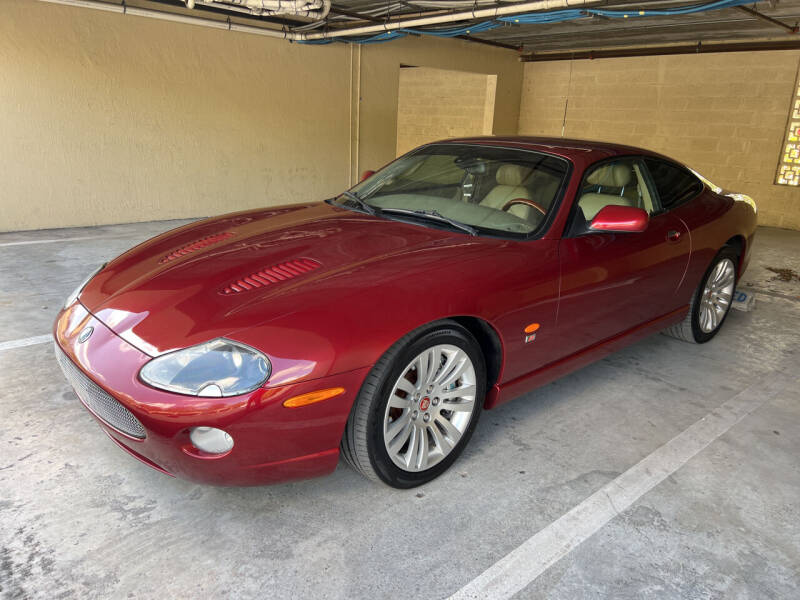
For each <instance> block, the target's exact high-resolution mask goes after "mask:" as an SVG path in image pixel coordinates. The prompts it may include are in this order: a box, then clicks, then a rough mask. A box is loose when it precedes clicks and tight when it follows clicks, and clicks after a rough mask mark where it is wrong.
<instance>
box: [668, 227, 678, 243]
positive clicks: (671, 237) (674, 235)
mask: <svg viewBox="0 0 800 600" xmlns="http://www.w3.org/2000/svg"><path fill="white" fill-rule="evenodd" d="M679 239H681V232H680V231H675V230H674V229H670V230H669V231H668V232H667V241H670V242H677V241H678V240H679Z"/></svg>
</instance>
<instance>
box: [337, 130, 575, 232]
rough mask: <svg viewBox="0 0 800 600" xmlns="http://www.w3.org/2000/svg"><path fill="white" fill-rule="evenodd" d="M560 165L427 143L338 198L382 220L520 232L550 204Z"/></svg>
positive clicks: (504, 151) (550, 159) (532, 227)
mask: <svg viewBox="0 0 800 600" xmlns="http://www.w3.org/2000/svg"><path fill="white" fill-rule="evenodd" d="M567 167H568V165H567V162H566V161H565V160H564V159H561V158H557V157H555V156H551V155H548V154H542V153H539V152H532V151H528V150H513V149H508V148H494V147H487V146H471V145H462V144H431V145H429V146H424V147H422V148H419V149H418V150H415V151H413V152H411V153H409V154H407V155H405V156H403V157H401V158H399V159H397V160H396V161H394V162H393V163H391V164H390V165H388V166H387V167H386V168H384V169H382V170H380V171H378V172H377V173H375V174H374V175H372V176H371V177H369V178H368V179H366V180H365V181H362V182H361V183H359V184H358V185H357V186H356V187H354V188H353V189H352V190H350V192H349V193H347V194H343V195H342V196H339V200H338V201H339V202H341V203H343V204H347V205H348V206H353V207H354V208H356V209H357V210H359V209H360V210H364V211H366V212H374V213H376V214H379V215H380V216H383V217H386V218H401V219H403V220H406V219H411V220H413V221H415V222H417V221H419V222H420V223H421V224H424V225H434V226H437V227H446V228H451V229H458V230H461V231H464V232H465V233H473V234H487V233H488V234H495V235H497V234H500V235H503V236H509V237H525V236H528V235H530V234H532V233H534V232H536V231H537V230H538V229H540V228H541V227H542V225H543V224H544V222H545V220H546V217H547V215H548V213H549V212H550V211H551V210H554V209H555V204H556V200H557V198H558V195H559V190H560V189H561V187H562V183H563V182H564V178H565V177H566V174H567Z"/></svg>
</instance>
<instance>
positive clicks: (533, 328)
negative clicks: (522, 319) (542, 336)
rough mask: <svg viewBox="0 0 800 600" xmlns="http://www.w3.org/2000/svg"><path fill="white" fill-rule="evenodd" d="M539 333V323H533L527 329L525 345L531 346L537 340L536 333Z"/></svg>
mask: <svg viewBox="0 0 800 600" xmlns="http://www.w3.org/2000/svg"><path fill="white" fill-rule="evenodd" d="M537 331H539V323H531V324H530V325H528V326H527V327H526V328H525V343H526V344H530V343H531V342H532V341H533V340H535V339H536V332H537Z"/></svg>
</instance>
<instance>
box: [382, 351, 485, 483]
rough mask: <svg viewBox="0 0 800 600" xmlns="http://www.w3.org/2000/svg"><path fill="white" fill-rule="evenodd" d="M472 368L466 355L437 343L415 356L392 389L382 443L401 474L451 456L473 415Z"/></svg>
mask: <svg viewBox="0 0 800 600" xmlns="http://www.w3.org/2000/svg"><path fill="white" fill-rule="evenodd" d="M475 393H476V376H475V365H473V364H472V360H471V359H470V358H469V356H468V355H467V353H466V352H465V351H464V350H462V349H461V348H459V347H458V346H454V345H451V344H440V345H436V346H432V347H430V348H427V349H426V350H424V351H423V352H421V353H420V354H418V355H417V356H416V357H415V358H414V359H413V360H412V361H411V362H410V363H408V365H406V367H405V368H404V369H403V371H402V373H401V375H400V377H399V378H398V379H397V381H396V382H395V384H394V386H393V387H392V391H391V394H390V396H389V401H388V403H387V405H386V410H385V412H384V419H383V441H384V445H385V447H386V451H387V452H388V454H389V457H390V458H391V460H392V462H393V463H394V464H395V465H397V466H398V467H400V468H401V469H403V470H404V471H410V472H419V471H425V470H426V469H429V468H431V467H433V466H434V465H436V464H437V463H439V462H441V461H442V460H443V459H444V458H445V457H446V456H447V455H449V454H450V452H452V450H453V448H455V446H456V445H457V444H458V442H459V440H460V439H461V437H462V436H463V435H464V432H465V431H466V430H467V427H468V426H469V423H470V420H471V419H472V415H473V413H474V412H475V406H476V403H475Z"/></svg>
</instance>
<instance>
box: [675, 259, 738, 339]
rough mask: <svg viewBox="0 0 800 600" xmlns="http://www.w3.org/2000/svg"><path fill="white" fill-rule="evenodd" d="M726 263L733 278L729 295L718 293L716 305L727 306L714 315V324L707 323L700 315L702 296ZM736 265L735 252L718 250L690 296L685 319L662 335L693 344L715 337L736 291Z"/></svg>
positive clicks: (726, 315)
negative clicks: (710, 281) (724, 304)
mask: <svg viewBox="0 0 800 600" xmlns="http://www.w3.org/2000/svg"><path fill="white" fill-rule="evenodd" d="M726 261H730V262H729V263H727V264H728V265H729V264H731V263H732V265H733V272H732V276H733V278H732V281H731V282H730V286H731V287H730V293H729V294H727V293H719V295H718V296H717V298H718V302H719V304H718V305H721V304H723V302H724V301H727V305H726V306H725V307H724V312H723V313H722V314H721V315H720V314H717V315H716V321H715V322H709V321H708V320H706V319H704V318H703V316H702V314H701V313H702V312H703V310H704V295H705V294H707V293H708V289H707V287H708V285H709V279H711V278H712V276H713V275H715V273H717V269H719V268H722V267H720V265H721V264H722V263H726ZM738 265H739V255H738V254H737V253H736V251H735V250H734V249H733V248H731V247H730V246H725V247H723V248H722V250H720V251H719V253H718V254H717V255H716V256H715V257H714V260H712V261H711V265H710V266H709V267H708V269H707V270H706V272H705V273H704V274H703V278H702V279H701V280H700V284H699V285H698V286H697V289H696V290H695V292H694V294H693V295H692V300H691V302H690V303H689V312H688V313H687V314H686V318H684V319H683V321H681V322H680V323H677V324H676V325H673V326H671V327H669V328H667V329H665V330H664V333H665V334H666V335H669V336H672V337H674V338H677V339H679V340H683V341H684V342H689V343H693V344H705V343H706V342H708V341H709V340H711V339H712V338H713V337H714V336H715V335H717V333H718V332H719V330H720V329H721V328H722V324H723V323H724V322H725V319H726V318H727V317H728V313H730V310H731V303H732V301H733V292H734V290H735V289H736V283H737V270H738ZM727 287H728V286H725V289H727ZM723 291H725V290H723ZM706 306H707V305H706ZM714 312H716V311H714ZM709 327H710V329H709Z"/></svg>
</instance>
